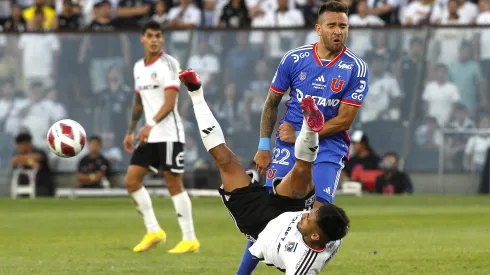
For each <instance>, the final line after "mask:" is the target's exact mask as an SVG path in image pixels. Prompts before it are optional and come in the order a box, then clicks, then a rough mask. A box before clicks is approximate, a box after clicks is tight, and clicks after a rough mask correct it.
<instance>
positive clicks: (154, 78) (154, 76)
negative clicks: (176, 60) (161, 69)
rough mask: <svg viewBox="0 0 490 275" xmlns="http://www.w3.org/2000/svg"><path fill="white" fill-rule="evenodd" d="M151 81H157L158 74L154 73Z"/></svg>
mask: <svg viewBox="0 0 490 275" xmlns="http://www.w3.org/2000/svg"><path fill="white" fill-rule="evenodd" d="M151 79H152V80H157V73H156V72H153V73H152V74H151Z"/></svg>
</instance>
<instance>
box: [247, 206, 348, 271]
mask: <svg viewBox="0 0 490 275" xmlns="http://www.w3.org/2000/svg"><path fill="white" fill-rule="evenodd" d="M303 213H304V212H286V213H283V214H281V215H280V216H278V217H277V218H275V219H273V220H271V221H270V222H269V223H268V224H267V226H266V228H265V229H264V230H263V231H262V232H261V233H260V234H259V237H258V239H257V241H256V242H255V243H254V244H253V245H252V246H251V247H250V248H249V251H250V253H251V254H252V255H253V256H254V257H256V258H258V259H260V260H262V262H264V263H265V264H266V265H271V266H275V267H276V268H277V269H279V270H281V271H283V272H286V275H307V274H308V275H309V274H318V273H319V272H320V271H321V270H322V269H323V268H325V266H326V265H327V264H328V262H329V261H330V260H331V259H332V258H333V257H334V256H335V254H336V253H337V251H338V249H339V247H340V245H341V244H342V240H338V241H333V242H330V243H328V244H327V246H326V247H325V249H323V250H314V249H312V248H310V247H308V246H307V245H306V244H305V242H304V241H303V236H302V235H301V233H300V232H299V231H298V227H297V226H298V222H299V221H300V220H301V215H302V214H303Z"/></svg>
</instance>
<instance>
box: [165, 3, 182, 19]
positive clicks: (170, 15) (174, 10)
mask: <svg viewBox="0 0 490 275" xmlns="http://www.w3.org/2000/svg"><path fill="white" fill-rule="evenodd" d="M179 11H180V7H179V6H177V7H173V8H171V9H170V10H169V11H168V15H167V16H168V20H173V19H175V16H177V14H178V13H179Z"/></svg>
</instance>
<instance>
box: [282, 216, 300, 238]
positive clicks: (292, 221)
mask: <svg viewBox="0 0 490 275" xmlns="http://www.w3.org/2000/svg"><path fill="white" fill-rule="evenodd" d="M300 217H301V215H298V216H296V217H294V218H293V219H292V220H291V222H290V223H289V225H288V228H287V229H286V231H285V232H284V236H283V237H282V238H281V242H283V241H284V240H285V239H286V237H287V236H288V234H289V231H291V229H293V224H294V223H295V222H296V220H298V219H299V218H300Z"/></svg>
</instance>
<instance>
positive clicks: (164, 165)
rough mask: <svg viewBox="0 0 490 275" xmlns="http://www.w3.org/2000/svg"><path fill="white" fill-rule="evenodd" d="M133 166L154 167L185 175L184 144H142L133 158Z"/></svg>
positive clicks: (135, 151)
mask: <svg viewBox="0 0 490 275" xmlns="http://www.w3.org/2000/svg"><path fill="white" fill-rule="evenodd" d="M131 165H138V166H142V167H145V168H148V167H149V166H152V167H154V168H156V169H158V170H160V171H170V172H173V173H178V174H180V173H184V144H183V143H181V142H156V143H145V144H140V145H139V146H138V147H137V148H136V149H135V150H134V153H133V155H132V156H131Z"/></svg>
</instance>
